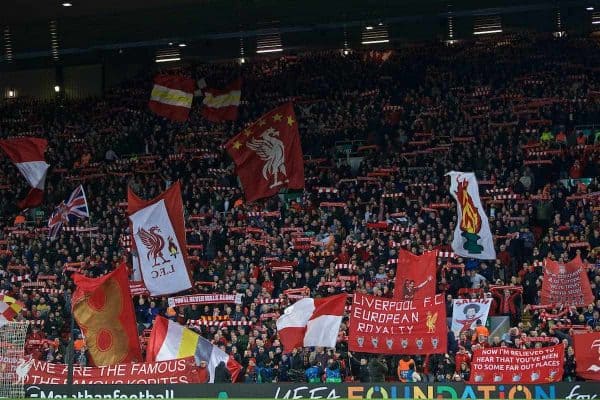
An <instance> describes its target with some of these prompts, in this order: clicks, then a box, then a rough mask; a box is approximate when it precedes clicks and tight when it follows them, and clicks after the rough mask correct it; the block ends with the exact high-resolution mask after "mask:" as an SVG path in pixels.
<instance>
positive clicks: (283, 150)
mask: <svg viewBox="0 0 600 400" xmlns="http://www.w3.org/2000/svg"><path fill="white" fill-rule="evenodd" d="M225 148H226V149H227V152H228V153H229V155H230V156H231V158H233V161H234V162H235V165H236V171H237V174H238V176H239V178H240V181H241V183H242V187H243V188H244V192H245V194H246V200H247V201H254V200H256V199H260V198H263V197H269V196H273V195H275V194H277V193H279V191H280V190H281V189H283V188H290V189H302V188H304V161H303V159H302V147H301V145H300V136H299V134H298V122H297V121H296V115H295V114H294V108H293V106H292V103H287V104H284V105H283V106H280V107H277V108H276V109H274V110H272V111H270V112H268V113H267V114H265V115H263V116H262V117H261V118H260V119H258V121H256V122H254V123H253V124H251V125H250V126H248V127H247V128H246V129H244V131H242V132H241V133H240V134H238V135H237V136H235V137H234V138H233V139H231V140H229V142H227V143H226V144H225Z"/></svg>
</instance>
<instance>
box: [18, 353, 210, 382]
mask: <svg viewBox="0 0 600 400" xmlns="http://www.w3.org/2000/svg"><path fill="white" fill-rule="evenodd" d="M21 361H22V362H21V363H20V364H19V365H18V366H17V368H16V370H17V376H18V379H24V382H25V384H26V385H48V384H51V385H64V384H66V383H67V373H68V368H69V366H68V365H67V364H51V363H47V362H44V361H38V360H33V359H31V360H29V361H24V360H21ZM73 383H74V384H75V385H97V384H115V383H120V384H121V383H122V384H173V383H199V381H198V372H197V370H196V366H195V364H194V358H193V357H190V358H182V359H179V360H169V361H159V362H153V363H128V364H116V365H111V366H104V367H81V366H79V365H74V366H73Z"/></svg>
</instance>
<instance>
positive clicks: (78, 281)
mask: <svg viewBox="0 0 600 400" xmlns="http://www.w3.org/2000/svg"><path fill="white" fill-rule="evenodd" d="M73 281H74V282H75V286H76V289H75V292H74V293H73V316H74V317H75V321H77V324H78V325H79V327H80V328H81V330H82V331H83V334H84V335H85V343H86V345H87V347H88V351H89V354H90V358H91V361H92V363H93V364H94V365H96V366H104V365H115V364H122V363H129V362H138V361H141V358H142V356H141V351H140V342H139V339H138V333H137V325H136V322H135V313H134V311H133V303H132V301H131V292H130V291H129V279H128V277H127V266H126V265H125V263H123V264H121V265H120V266H119V267H117V269H115V270H114V271H113V272H111V273H109V274H107V275H104V276H101V277H99V278H88V277H87V276H84V275H81V274H77V273H76V274H73Z"/></svg>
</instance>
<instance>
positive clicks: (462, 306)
mask: <svg viewBox="0 0 600 400" xmlns="http://www.w3.org/2000/svg"><path fill="white" fill-rule="evenodd" d="M491 305H492V299H479V300H469V299H456V300H454V304H453V305H452V331H453V332H454V335H456V337H457V338H458V336H459V335H460V333H461V332H464V331H468V330H469V329H475V327H476V326H477V320H481V324H482V325H483V326H485V323H486V321H487V317H488V313H489V312H490V306H491Z"/></svg>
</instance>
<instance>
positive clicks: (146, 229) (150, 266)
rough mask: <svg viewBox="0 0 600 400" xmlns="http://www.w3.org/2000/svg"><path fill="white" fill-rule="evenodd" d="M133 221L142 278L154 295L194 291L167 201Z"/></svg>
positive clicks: (152, 205)
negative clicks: (190, 289)
mask: <svg viewBox="0 0 600 400" xmlns="http://www.w3.org/2000/svg"><path fill="white" fill-rule="evenodd" d="M129 220H130V221H131V224H132V236H133V240H134V241H135V247H136V249H137V252H138V260H139V263H140V268H141V272H142V278H143V280H144V283H145V285H146V288H147V289H148V291H149V292H150V295H151V296H161V295H165V294H171V293H177V292H181V291H183V290H187V289H189V288H190V287H192V283H191V281H190V276H189V274H188V271H187V268H186V265H185V261H184V254H183V250H182V246H181V243H179V240H178V239H177V235H176V234H175V229H174V228H173V224H172V223H171V220H170V218H169V214H168V212H167V207H166V206H165V200H164V199H161V200H159V201H157V202H156V203H154V204H151V205H149V206H147V207H144V208H142V209H141V210H139V211H137V212H135V213H134V214H132V215H130V216H129ZM184 245H185V244H184ZM183 249H185V247H183Z"/></svg>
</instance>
